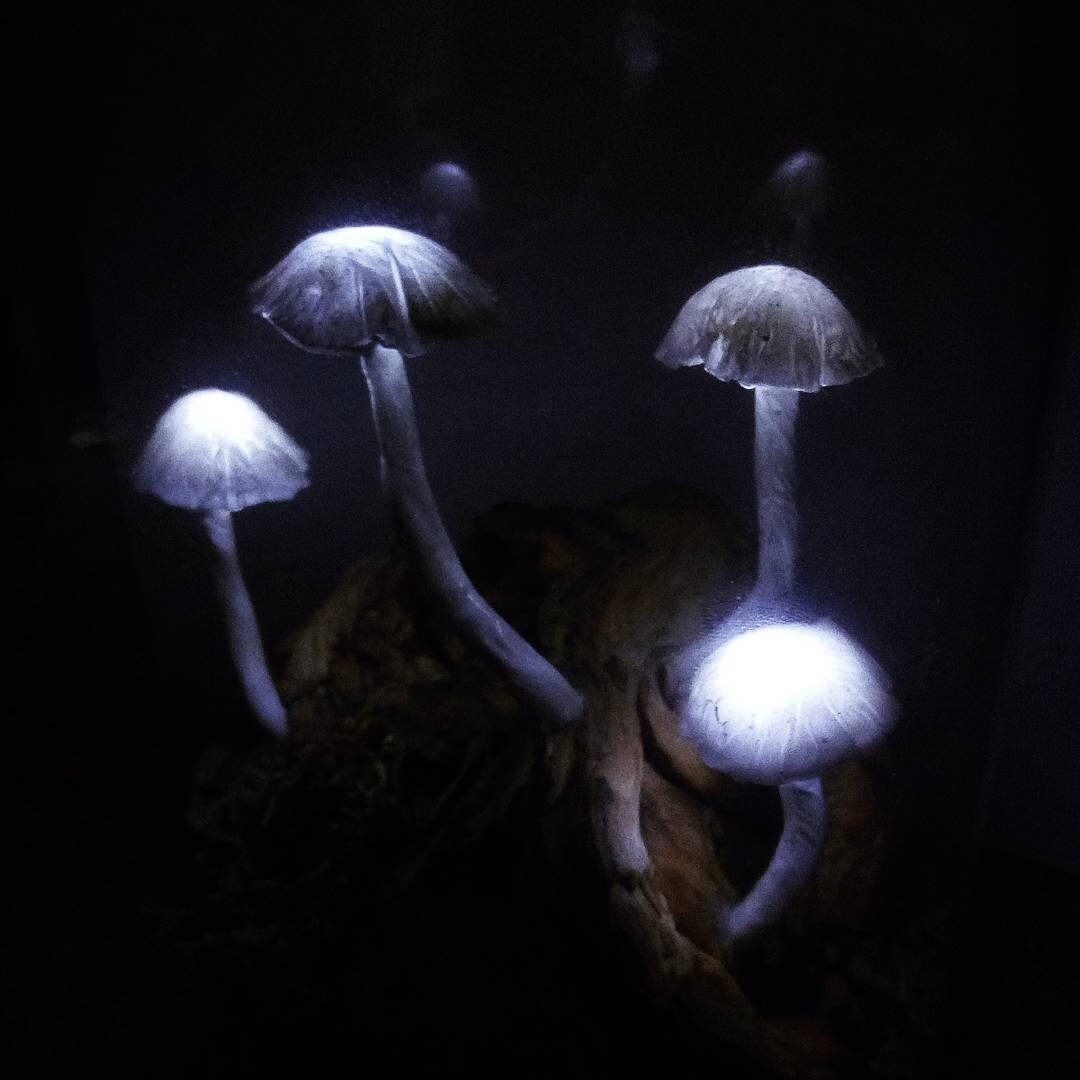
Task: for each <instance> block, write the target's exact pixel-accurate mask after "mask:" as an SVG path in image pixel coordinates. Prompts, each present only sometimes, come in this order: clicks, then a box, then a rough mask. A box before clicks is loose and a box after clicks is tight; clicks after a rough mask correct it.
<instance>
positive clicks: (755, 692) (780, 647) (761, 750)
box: [682, 621, 896, 784]
mask: <svg viewBox="0 0 1080 1080" xmlns="http://www.w3.org/2000/svg"><path fill="white" fill-rule="evenodd" d="M895 716H896V706H895V703H894V701H893V699H892V696H891V695H890V693H889V685H888V679H887V678H886V676H885V674H884V672H883V671H882V670H881V668H880V667H878V665H877V664H876V663H875V662H874V661H873V660H872V659H871V658H870V656H868V655H867V653H866V652H865V651H864V650H863V649H861V648H860V647H859V646H858V645H857V644H856V643H855V642H854V641H853V640H852V639H851V638H850V637H849V636H848V635H847V634H845V633H844V632H843V631H841V630H840V629H839V628H837V627H836V626H834V625H833V624H832V623H831V622H828V621H822V622H817V623H812V624H811V623H770V624H767V625H765V626H758V627H755V628H754V629H752V630H746V631H744V632H743V633H740V634H737V635H736V636H735V637H732V638H728V639H727V640H726V641H725V642H723V643H722V644H721V645H720V646H719V647H718V648H717V649H716V650H715V652H713V653H712V655H711V656H709V658H708V659H707V660H706V661H705V662H704V664H702V666H701V667H700V669H699V670H698V673H697V675H696V676H695V677H694V682H693V685H692V686H691V688H690V697H689V700H688V701H687V704H686V707H685V710H684V713H683V716H682V732H683V734H684V735H686V736H687V738H689V739H690V740H691V741H692V742H693V743H694V744H695V746H696V747H697V749H698V752H699V753H700V754H701V757H702V760H703V761H704V762H705V763H706V764H707V765H709V766H710V767H712V768H714V769H719V770H720V771H721V772H725V773H727V774H729V775H730V776H733V777H734V778H735V779H737V780H748V781H753V782H755V783H759V784H781V783H784V782H785V781H787V780H794V779H799V778H804V777H808V776H817V775H819V774H820V773H821V772H823V771H824V770H825V769H827V768H828V767H829V766H830V765H834V764H835V763H836V762H838V761H840V760H842V759H843V758H845V757H848V756H849V755H850V754H852V753H854V752H856V751H859V750H863V749H865V748H866V747H868V746H871V745H872V744H873V743H875V742H877V740H878V739H880V738H881V737H882V736H883V735H884V734H885V733H886V732H887V731H888V729H889V728H890V727H891V726H892V723H893V720H894V719H895Z"/></svg>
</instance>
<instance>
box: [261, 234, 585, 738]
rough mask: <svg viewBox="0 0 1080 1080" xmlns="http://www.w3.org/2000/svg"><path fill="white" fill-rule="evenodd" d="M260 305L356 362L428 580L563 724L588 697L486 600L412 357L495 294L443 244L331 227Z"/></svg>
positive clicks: (302, 340) (276, 280)
mask: <svg viewBox="0 0 1080 1080" xmlns="http://www.w3.org/2000/svg"><path fill="white" fill-rule="evenodd" d="M252 293H253V297H254V310H255V312H256V313H257V314H259V315H261V316H262V317H263V318H264V319H266V320H267V321H268V322H269V323H270V324H271V325H272V326H273V327H274V328H275V329H277V330H278V331H279V332H280V333H282V334H283V335H284V336H285V337H286V338H288V340H289V341H291V342H292V343H293V344H295V345H298V346H300V348H302V349H306V350H307V351H309V352H315V353H323V354H326V355H330V356H344V357H348V358H351V359H354V360H359V362H360V367H361V369H362V370H363V373H364V377H365V379H366V380H367V386H368V392H369V395H370V398H371V408H372V412H373V414H374V417H375V429H376V433H377V436H378V440H379V448H380V452H381V456H382V480H383V486H384V488H385V490H386V493H387V497H388V498H389V501H390V504H391V507H392V510H393V511H394V513H395V514H396V515H397V517H398V518H399V521H400V524H401V525H402V528H403V531H404V534H405V538H406V541H407V542H408V543H409V544H410V545H411V547H412V550H413V554H414V555H415V557H416V559H417V562H418V564H419V566H420V569H421V571H422V573H423V574H424V576H425V577H426V579H427V581H428V583H429V585H430V586H431V587H432V588H433V589H434V591H435V592H436V593H437V595H438V596H439V597H440V598H441V599H442V601H443V602H444V603H445V605H446V606H447V608H448V609H449V611H450V614H451V616H452V618H453V619H454V620H455V621H456V623H457V624H458V626H459V627H460V629H461V631H462V632H463V633H464V634H465V635H466V636H467V637H468V638H469V639H470V640H472V641H473V642H475V643H476V644H477V645H479V646H480V647H481V648H483V649H484V650H486V651H487V652H488V653H489V654H490V655H491V656H493V657H494V659H495V660H496V661H497V662H498V663H499V664H500V665H501V666H502V668H503V669H504V671H506V673H507V675H508V677H509V678H510V680H511V682H513V683H514V685H515V686H516V687H517V688H518V689H519V690H520V691H521V692H522V693H523V694H524V695H525V697H526V698H527V699H528V700H530V701H531V702H532V703H533V704H534V705H535V706H537V707H538V708H539V709H540V711H541V712H542V713H543V714H544V715H546V716H547V717H548V718H549V719H550V720H552V721H553V722H554V723H556V724H568V723H571V722H573V721H575V720H577V719H578V717H579V716H580V715H581V711H582V707H583V700H582V698H581V695H580V694H578V692H577V691H576V690H575V689H574V688H573V687H572V686H571V685H570V684H569V683H568V682H567V681H566V679H564V678H563V676H562V675H561V674H560V673H559V672H558V671H556V669H555V668H554V667H553V666H552V665H551V664H550V663H549V662H548V661H547V660H545V659H544V658H543V657H542V656H541V655H540V654H539V653H538V652H537V651H536V650H535V649H534V648H533V647H532V646H531V645H529V644H528V642H526V641H525V640H524V638H522V637H521V635H520V634H518V633H517V631H516V630H514V629H513V627H511V626H510V625H509V624H508V623H507V622H506V621H505V620H504V619H503V618H502V617H501V616H500V615H499V614H498V613H497V612H495V611H494V610H493V609H492V608H491V607H490V605H489V604H488V603H487V602H486V601H485V600H484V599H483V598H482V597H481V596H480V594H479V593H478V592H477V591H476V588H475V587H474V586H473V584H472V582H471V581H470V580H469V578H468V577H467V575H466V574H465V570H464V568H463V567H462V565H461V562H460V560H459V559H458V556H457V553H456V552H455V550H454V547H453V544H452V543H451V541H450V537H449V536H448V535H447V532H446V528H445V527H444V525H443V523H442V519H441V517H440V516H439V512H438V509H437V507H436V505H435V498H434V496H433V495H432V492H431V488H430V486H429V485H428V481H427V476H426V473H425V470H424V462H423V456H422V454H421V450H420V435H419V432H418V430H417V427H416V416H415V414H414V411H413V404H412V392H411V390H410V388H409V381H408V377H407V375H406V373H405V363H404V358H405V357H406V356H408V357H415V356H419V355H420V354H421V353H424V352H426V351H427V349H428V346H429V345H430V343H431V342H433V341H437V340H439V339H441V338H448V337H457V336H463V335H466V334H470V333H473V332H475V331H477V330H479V329H481V328H482V327H483V326H484V325H485V324H487V323H489V322H490V321H491V320H492V318H493V316H494V314H495V310H496V301H495V296H494V293H493V292H492V290H491V289H490V288H489V287H488V286H487V285H486V284H485V283H484V282H483V281H481V279H480V278H478V277H477V276H476V275H475V274H474V273H473V272H472V271H471V270H469V268H468V267H466V266H465V264H464V263H462V262H461V260H460V259H458V258H457V256H456V255H454V254H452V253H451V252H450V251H448V250H447V249H446V248H444V247H442V245H440V244H437V243H435V241H433V240H430V239H428V238H427V237H425V236H418V235H417V234H416V233H411V232H406V231H405V230H403V229H392V228H388V227H385V226H381V225H365V226H358V227H353V228H344V229H333V230H331V231H329V232H323V233H317V234H316V235H315V236H312V237H309V238H308V239H307V240H304V241H303V242H302V243H300V244H298V245H297V246H296V247H295V248H294V249H293V250H292V251H291V252H290V253H289V254H288V255H286V256H285V258H284V259H282V261H281V262H280V263H278V264H277V266H275V267H274V268H273V269H272V270H271V271H270V272H269V273H268V274H266V276H265V277H263V278H262V279H260V280H259V281H258V282H256V283H255V285H254V286H253V287H252Z"/></svg>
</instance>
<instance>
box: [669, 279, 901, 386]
mask: <svg viewBox="0 0 1080 1080" xmlns="http://www.w3.org/2000/svg"><path fill="white" fill-rule="evenodd" d="M656 359H657V360H659V361H660V362H661V363H662V364H666V365H667V366H668V367H672V368H675V367H693V366H696V365H698V364H704V365H705V370H706V371H707V372H709V374H710V375H714V376H716V378H718V379H723V380H724V381H725V382H737V383H739V384H740V385H741V386H745V387H748V388H753V387H758V386H772V387H783V388H786V389H789V390H806V391H813V390H819V389H820V388H821V387H823V386H838V385H840V384H842V383H846V382H850V381H851V380H852V379H857V378H858V377H859V376H860V375H866V374H868V373H869V372H871V371H873V370H874V369H875V368H877V367H880V366H881V363H882V360H881V357H880V356H879V355H878V353H877V350H876V349H875V348H874V346H873V343H872V342H871V341H870V340H869V339H868V338H866V337H865V336H864V335H863V333H862V331H861V330H860V329H859V327H858V325H857V324H856V322H855V320H854V319H853V318H852V317H851V315H850V314H849V313H848V311H847V309H846V308H845V307H844V305H843V304H841V303H840V301H839V300H837V298H836V297H835V296H834V295H833V294H832V292H831V291H830V290H829V289H827V288H826V287H825V286H824V285H823V284H822V283H821V282H820V281H818V279H817V278H816V277H812V276H811V275H810V274H804V273H803V272H802V271H801V270H796V269H794V268H793V267H790V266H778V265H770V266H748V267H745V268H744V269H742V270H734V271H732V272H731V273H730V274H723V275H722V276H721V277H718V278H716V279H715V280H713V281H711V282H709V284H708V285H706V286H705V288H703V289H701V290H699V291H698V292H696V293H694V295H693V296H691V297H690V299H689V300H687V302H686V304H685V305H684V306H683V309H682V311H680V312H679V314H678V316H677V317H676V319H675V321H674V322H673V323H672V324H671V329H670V330H668V332H667V335H666V336H665V337H664V340H663V341H662V342H661V343H660V347H659V348H658V349H657V350H656Z"/></svg>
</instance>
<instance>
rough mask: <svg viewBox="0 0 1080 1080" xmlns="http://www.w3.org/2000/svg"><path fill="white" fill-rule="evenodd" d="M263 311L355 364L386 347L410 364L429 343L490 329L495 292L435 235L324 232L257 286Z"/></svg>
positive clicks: (289, 333)
mask: <svg viewBox="0 0 1080 1080" xmlns="http://www.w3.org/2000/svg"><path fill="white" fill-rule="evenodd" d="M251 291H252V297H253V299H254V311H255V313H256V314H258V315H261V316H262V317H263V318H264V319H266V320H267V321H268V322H269V323H270V324H271V325H272V326H274V327H275V328H276V329H277V330H278V331H280V333H282V334H283V335H284V336H285V337H286V338H288V339H289V341H291V342H292V343H293V344H294V345H299V346H300V348H302V349H307V350H308V351H309V352H316V353H325V354H327V355H330V356H354V355H356V354H357V353H359V352H362V351H364V350H365V349H367V348H368V347H370V346H371V345H373V344H374V343H376V342H378V343H379V344H381V345H384V346H386V347H387V348H391V349H397V350H399V351H400V352H401V353H403V354H404V355H405V356H419V355H420V354H421V353H423V352H425V351H426V344H425V343H426V340H427V339H429V338H447V337H456V336H461V335H463V334H469V333H472V332H474V331H476V330H479V329H481V328H482V327H483V326H486V325H487V324H488V323H490V322H491V321H492V319H493V317H494V314H495V309H496V299H495V293H494V292H493V290H492V289H491V288H490V286H488V285H487V284H486V283H485V282H484V281H482V280H481V279H480V278H479V277H477V276H476V275H475V274H474V273H473V272H472V271H471V270H470V269H469V268H468V267H467V266H466V265H465V264H464V263H463V262H462V261H461V260H460V259H459V258H458V257H457V256H456V255H454V254H453V253H452V252H450V251H448V250H447V249H446V248H444V247H443V246H442V245H441V244H437V243H436V242H435V241H434V240H429V239H428V238H427V237H426V236H420V235H418V234H417V233H412V232H406V231H405V230H404V229H392V228H390V227H388V226H385V225H360V226H355V227H351V228H344V229H331V230H330V231H329V232H321V233H316V234H315V235H314V236H310V237H308V239H307V240H304V241H302V242H301V243H299V244H297V245H296V247H294V248H293V249H292V251H290V252H289V254H288V255H286V256H285V258H284V259H282V260H281V262H279V263H278V264H277V266H275V267H274V268H273V270H271V271H270V272H269V273H268V274H267V275H266V276H265V277H263V278H260V280H259V281H257V282H256V283H255V284H254V285H253V286H252V289H251Z"/></svg>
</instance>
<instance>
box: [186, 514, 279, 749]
mask: <svg viewBox="0 0 1080 1080" xmlns="http://www.w3.org/2000/svg"><path fill="white" fill-rule="evenodd" d="M203 523H204V524H205V525H206V531H207V533H209V535H210V543H211V544H212V545H213V548H214V552H215V554H216V555H217V559H216V565H215V567H214V577H215V580H216V583H217V588H218V595H219V596H220V597H221V602H222V605H223V606H224V608H225V626H226V629H227V630H228V634H229V650H230V651H231V652H232V658H233V663H235V664H236V670H237V671H238V672H239V674H240V682H241V683H242V684H243V687H244V695H245V696H246V697H247V700H248V704H249V705H250V706H251V711H252V712H253V713H254V714H255V716H256V717H257V718H258V720H259V723H261V724H262V725H263V727H265V728H266V729H267V731H269V732H270V733H271V734H273V735H276V736H278V737H279V738H280V737H282V736H283V735H284V734H285V732H286V727H287V724H288V715H287V713H286V712H285V706H284V705H283V704H282V703H281V698H280V697H279V696H278V692H277V689H276V687H275V686H274V680H273V679H272V678H270V671H269V669H268V668H267V666H266V654H265V653H264V652H263V645H262V638H261V637H260V635H259V624H258V622H257V620H256V618H255V608H254V607H253V606H252V603H251V597H250V596H249V595H248V591H247V586H246V585H245V584H244V579H243V576H242V575H241V573H240V563H239V562H238V560H237V558H236V535H235V533H234V532H233V524H232V514H230V513H229V511H228V510H211V511H209V512H208V513H206V514H205V515H204V516H203Z"/></svg>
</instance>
